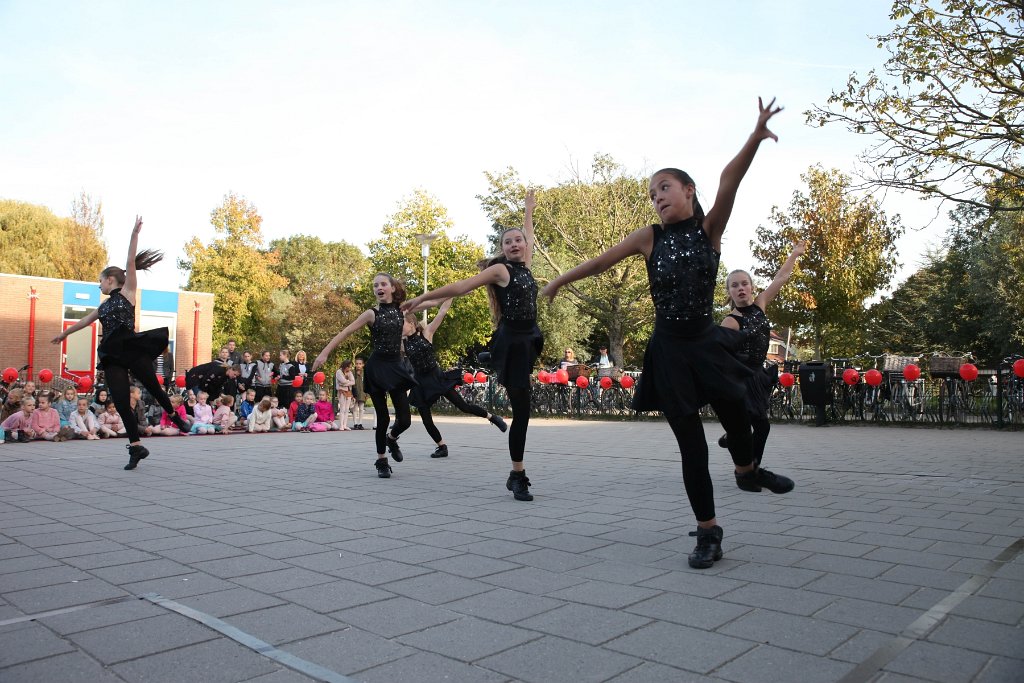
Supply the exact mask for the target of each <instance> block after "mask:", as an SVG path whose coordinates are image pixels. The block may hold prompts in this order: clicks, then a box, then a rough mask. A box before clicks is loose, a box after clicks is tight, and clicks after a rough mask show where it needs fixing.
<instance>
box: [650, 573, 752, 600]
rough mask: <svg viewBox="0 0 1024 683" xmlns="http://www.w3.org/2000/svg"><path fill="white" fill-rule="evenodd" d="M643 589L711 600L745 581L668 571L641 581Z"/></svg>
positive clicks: (743, 583)
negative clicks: (697, 596)
mask: <svg viewBox="0 0 1024 683" xmlns="http://www.w3.org/2000/svg"><path fill="white" fill-rule="evenodd" d="M639 585H640V586H643V587H644V588H654V589H657V590H665V591H671V592H673V593H683V594H684V595H699V596H700V597H702V598H713V597H715V596H718V595H722V594H723V593H727V592H729V591H731V590H735V589H737V588H739V587H740V586H745V585H747V582H745V581H739V580H737V579H724V578H722V577H721V576H719V575H715V574H713V573H710V574H709V573H708V572H707V571H706V570H700V569H689V570H688V571H683V572H680V571H669V572H666V573H664V574H661V575H660V576H656V577H654V578H652V579H648V580H646V581H642V582H640V584H639Z"/></svg>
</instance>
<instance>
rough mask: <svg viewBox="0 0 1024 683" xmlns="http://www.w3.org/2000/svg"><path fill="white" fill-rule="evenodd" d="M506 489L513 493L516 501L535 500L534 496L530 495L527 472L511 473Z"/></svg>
mask: <svg viewBox="0 0 1024 683" xmlns="http://www.w3.org/2000/svg"><path fill="white" fill-rule="evenodd" d="M505 488H507V489H508V490H509V491H511V492H512V496H513V497H514V498H515V499H516V500H533V494H531V493H530V480H529V479H527V478H526V470H523V471H522V472H516V471H515V470H513V471H511V472H509V473H508V481H506V482H505Z"/></svg>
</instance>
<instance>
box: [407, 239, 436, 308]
mask: <svg viewBox="0 0 1024 683" xmlns="http://www.w3.org/2000/svg"><path fill="white" fill-rule="evenodd" d="M413 237H415V238H416V241H417V242H419V243H420V254H422V255H423V291H424V293H426V291H427V257H428V256H430V243H431V242H433V241H434V240H436V239H437V238H438V237H440V235H433V234H427V233H422V232H421V233H416V234H415V235H413ZM423 324H424V325H426V324H427V310H426V309H423Z"/></svg>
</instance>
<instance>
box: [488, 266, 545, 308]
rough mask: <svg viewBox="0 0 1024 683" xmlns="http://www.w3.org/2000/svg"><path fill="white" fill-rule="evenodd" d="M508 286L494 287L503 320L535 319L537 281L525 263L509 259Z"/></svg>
mask: <svg viewBox="0 0 1024 683" xmlns="http://www.w3.org/2000/svg"><path fill="white" fill-rule="evenodd" d="M505 267H507V268H508V278H509V279H508V286H506V287H495V290H496V291H497V293H498V306H499V308H501V317H502V319H504V320H514V321H530V320H536V319H537V281H536V280H534V279H533V273H531V272H530V269H529V268H527V267H526V264H525V263H522V262H516V261H509V262H508V263H506V264H505Z"/></svg>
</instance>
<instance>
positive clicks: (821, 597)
mask: <svg viewBox="0 0 1024 683" xmlns="http://www.w3.org/2000/svg"><path fill="white" fill-rule="evenodd" d="M718 600H721V601H723V602H730V603H733V604H737V605H748V606H751V607H760V608H762V609H766V610H770V611H773V612H783V613H788V614H798V615H803V616H810V615H812V614H814V613H815V612H817V611H818V610H820V609H821V608H822V607H824V606H826V605H828V604H829V603H831V602H832V601H833V600H835V597H834V596H831V595H825V594H824V593H815V592H812V591H806V590H798V589H794V588H783V587H781V586H765V585H762V584H746V585H744V586H740V587H739V588H737V589H735V590H732V591H729V592H727V593H723V594H721V595H719V596H718Z"/></svg>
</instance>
